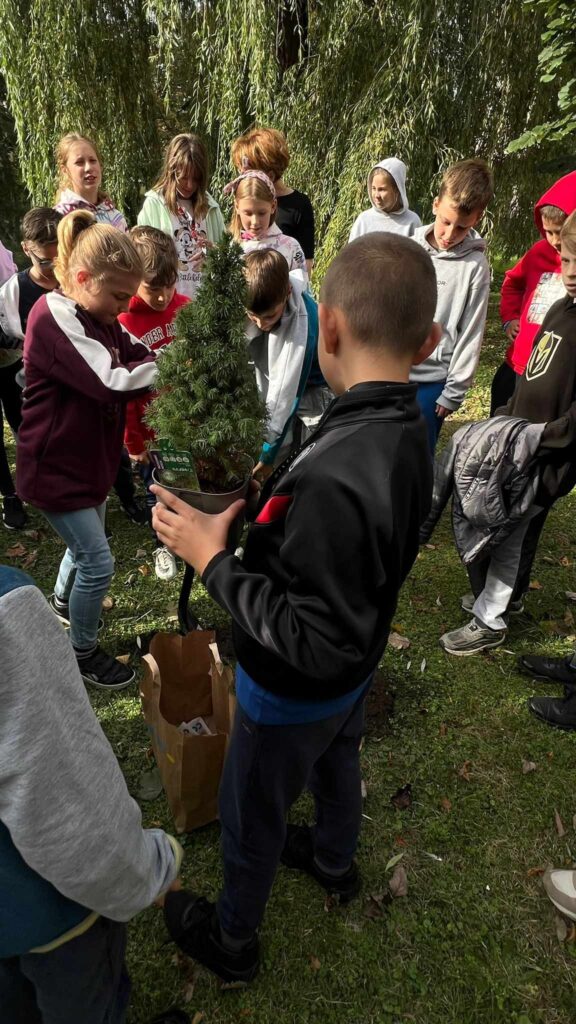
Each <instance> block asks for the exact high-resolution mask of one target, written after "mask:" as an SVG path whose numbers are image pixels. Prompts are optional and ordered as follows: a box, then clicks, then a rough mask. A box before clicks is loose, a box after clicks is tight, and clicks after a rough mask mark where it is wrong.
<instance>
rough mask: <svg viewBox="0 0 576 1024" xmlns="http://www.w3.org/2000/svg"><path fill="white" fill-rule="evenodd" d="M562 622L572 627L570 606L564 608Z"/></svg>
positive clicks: (572, 616) (572, 620)
mask: <svg viewBox="0 0 576 1024" xmlns="http://www.w3.org/2000/svg"><path fill="white" fill-rule="evenodd" d="M564 622H565V624H566V625H567V626H569V627H570V628H572V626H573V625H574V613H573V611H572V609H571V608H567V609H566V614H565V615H564Z"/></svg>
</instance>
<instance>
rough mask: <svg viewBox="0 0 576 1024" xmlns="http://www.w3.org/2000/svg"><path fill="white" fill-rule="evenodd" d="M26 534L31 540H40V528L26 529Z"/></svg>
mask: <svg viewBox="0 0 576 1024" xmlns="http://www.w3.org/2000/svg"><path fill="white" fill-rule="evenodd" d="M24 536H25V537H30V540H40V530H24Z"/></svg>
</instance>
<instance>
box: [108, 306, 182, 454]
mask: <svg viewBox="0 0 576 1024" xmlns="http://www.w3.org/2000/svg"><path fill="white" fill-rule="evenodd" d="M188 302H190V299H189V298H188V296H187V295H180V294H179V293H178V292H174V295H173V296H172V301H171V302H170V303H169V305H168V306H166V309H161V310H156V309H152V307H151V306H149V305H148V303H147V302H144V299H141V298H140V296H139V295H133V296H132V298H131V299H130V304H129V306H128V312H127V313H120V316H119V317H118V320H119V321H120V323H121V324H122V326H123V327H125V328H126V330H127V331H130V334H132V335H133V336H134V337H135V338H139V339H140V340H141V341H143V342H144V344H145V345H148V346H149V348H151V349H152V351H153V352H156V351H157V350H158V349H160V348H164V346H165V345H169V344H170V342H171V341H173V339H174V337H175V335H176V324H175V322H174V321H175V318H176V314H177V312H178V310H179V309H180V308H181V307H182V306H185V305H186V304H187V303H188ZM153 398H154V395H152V394H148V395H143V396H142V397H141V398H135V399H134V401H133V402H132V401H131V402H128V405H127V407H126V429H125V432H124V444H125V445H126V447H127V449H128V451H129V452H130V455H141V454H142V452H144V451H146V449H147V447H148V444H147V442H148V441H152V440H153V438H154V432H153V431H152V430H151V428H150V427H149V426H147V424H146V423H145V422H144V414H145V412H146V409H147V408H148V406H149V404H150V402H151V401H152V399H153Z"/></svg>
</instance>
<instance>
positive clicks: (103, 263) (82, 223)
mask: <svg viewBox="0 0 576 1024" xmlns="http://www.w3.org/2000/svg"><path fill="white" fill-rule="evenodd" d="M80 267H81V268H82V269H84V270H87V271H88V272H89V274H91V276H92V277H94V278H96V279H97V280H98V279H100V280H101V279H103V278H104V277H105V276H106V274H109V273H111V272H116V271H120V272H123V273H126V274H134V276H139V277H143V274H144V268H143V265H142V259H141V256H140V253H139V252H138V250H137V249H136V246H135V245H134V243H133V242H132V241H131V240H130V238H129V237H128V235H126V234H124V232H123V231H119V230H118V228H113V227H112V225H110V224H99V223H98V221H97V220H96V217H95V216H94V214H93V213H91V212H90V210H73V211H72V213H67V214H66V216H65V217H63V218H62V220H61V221H60V223H59V225H58V255H57V257H56V259H55V261H54V273H55V275H56V278H57V279H58V281H59V283H60V284H61V285H62V288H63V289H64V291H68V290H69V289H70V288H71V287H72V274H73V271H74V270H78V269H79V268H80Z"/></svg>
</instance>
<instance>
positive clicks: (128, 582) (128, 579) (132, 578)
mask: <svg viewBox="0 0 576 1024" xmlns="http://www.w3.org/2000/svg"><path fill="white" fill-rule="evenodd" d="M136 578H137V577H136V573H135V572H131V573H130V575H129V576H127V577H126V579H125V580H124V586H125V587H132V586H133V585H134V583H135V582H136Z"/></svg>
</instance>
